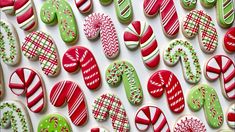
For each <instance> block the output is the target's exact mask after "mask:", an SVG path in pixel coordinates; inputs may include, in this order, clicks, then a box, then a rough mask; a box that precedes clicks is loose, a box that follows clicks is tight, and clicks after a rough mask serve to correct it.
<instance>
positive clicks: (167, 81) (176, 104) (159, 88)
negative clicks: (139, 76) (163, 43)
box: [148, 70, 185, 113]
mask: <svg viewBox="0 0 235 132" xmlns="http://www.w3.org/2000/svg"><path fill="white" fill-rule="evenodd" d="M164 91H166V97H167V101H168V105H169V107H170V109H171V111H172V112H174V113H180V112H182V111H183V110H184V106H185V104H184V94H183V90H182V88H181V85H180V82H179V80H178V79H177V77H176V76H175V75H174V74H173V73H172V72H170V71H167V70H159V71H157V72H155V73H154V74H153V75H152V76H151V77H150V78H149V81H148V92H149V94H150V95H152V96H153V97H155V98H158V97H160V96H162V95H163V93H164Z"/></svg>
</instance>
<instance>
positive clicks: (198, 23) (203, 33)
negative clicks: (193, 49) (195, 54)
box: [182, 10, 218, 53]
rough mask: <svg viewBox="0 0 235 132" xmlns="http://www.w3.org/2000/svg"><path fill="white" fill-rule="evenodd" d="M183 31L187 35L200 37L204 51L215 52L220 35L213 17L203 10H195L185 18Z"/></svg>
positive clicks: (200, 43)
mask: <svg viewBox="0 0 235 132" xmlns="http://www.w3.org/2000/svg"><path fill="white" fill-rule="evenodd" d="M182 32H183V34H184V36H185V37H187V38H193V37H195V36H196V35H198V37H199V45H200V48H201V50H202V51H203V52H205V53H213V52H214V51H215V50H216V48H217V45H218V35H217V31H216V28H215V24H214V23H213V21H212V18H211V17H210V16H209V15H208V14H207V13H206V12H204V11H203V10H193V11H191V12H189V13H188V14H187V15H186V17H185V18H184V19H183V24H182Z"/></svg>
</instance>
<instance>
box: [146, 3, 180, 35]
mask: <svg viewBox="0 0 235 132" xmlns="http://www.w3.org/2000/svg"><path fill="white" fill-rule="evenodd" d="M143 6H144V12H145V14H146V15H147V16H155V15H156V14H157V13H158V11H159V10H160V15H161V21H162V26H163V30H164V33H165V34H166V35H167V36H169V37H174V36H176V35H177V34H178V32H179V26H180V25H179V19H178V15H177V11H176V8H175V5H174V2H173V0H144V5H143Z"/></svg>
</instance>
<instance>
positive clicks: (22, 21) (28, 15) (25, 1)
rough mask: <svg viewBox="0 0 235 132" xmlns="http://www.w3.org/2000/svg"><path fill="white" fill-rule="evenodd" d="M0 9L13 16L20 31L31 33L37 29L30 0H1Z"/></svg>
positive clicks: (35, 17) (33, 8) (34, 13)
mask: <svg viewBox="0 0 235 132" xmlns="http://www.w3.org/2000/svg"><path fill="white" fill-rule="evenodd" d="M0 8H1V10H2V11H3V12H6V13H8V14H12V15H15V16H16V19H17V23H18V25H19V27H20V28H21V29H23V30H25V31H31V30H33V29H34V28H35V27H37V23H38V22H37V15H36V12H35V7H34V4H33V1H32V0H2V1H1V2H0Z"/></svg>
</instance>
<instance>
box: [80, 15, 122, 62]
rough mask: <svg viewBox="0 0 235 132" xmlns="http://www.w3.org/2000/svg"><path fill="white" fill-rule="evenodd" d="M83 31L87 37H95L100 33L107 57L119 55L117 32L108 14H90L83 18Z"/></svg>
mask: <svg viewBox="0 0 235 132" xmlns="http://www.w3.org/2000/svg"><path fill="white" fill-rule="evenodd" d="M84 32H85V35H86V37H87V38H88V39H95V38H97V37H98V36H99V35H100V37H101V42H102V46H103V51H104V54H105V56H106V57H107V58H109V59H112V58H115V57H117V56H118V55H119V42H118V36H117V32H116V29H115V27H114V24H113V22H112V20H111V18H110V17H109V16H107V15H105V14H103V13H92V14H90V15H89V16H88V17H86V18H85V23H84Z"/></svg>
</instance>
